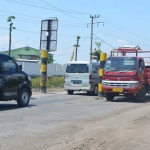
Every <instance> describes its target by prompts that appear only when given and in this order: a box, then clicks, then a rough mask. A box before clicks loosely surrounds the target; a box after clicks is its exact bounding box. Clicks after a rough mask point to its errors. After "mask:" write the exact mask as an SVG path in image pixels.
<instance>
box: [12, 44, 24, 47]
mask: <svg viewBox="0 0 150 150" xmlns="http://www.w3.org/2000/svg"><path fill="white" fill-rule="evenodd" d="M14 47H15V48H20V47H24V45H23V44H20V43H15V44H14Z"/></svg>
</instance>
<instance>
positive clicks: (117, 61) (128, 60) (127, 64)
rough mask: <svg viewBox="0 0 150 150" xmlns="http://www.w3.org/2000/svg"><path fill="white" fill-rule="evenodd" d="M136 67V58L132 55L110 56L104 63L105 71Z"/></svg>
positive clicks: (133, 68) (134, 68)
mask: <svg viewBox="0 0 150 150" xmlns="http://www.w3.org/2000/svg"><path fill="white" fill-rule="evenodd" d="M136 69H137V59H136V58H132V57H110V58H108V59H107V60H106V62H105V65H104V70H105V71H111V70H114V71H123V70H124V71H125V70H127V71H128V70H136Z"/></svg>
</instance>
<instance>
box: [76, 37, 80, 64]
mask: <svg viewBox="0 0 150 150" xmlns="http://www.w3.org/2000/svg"><path fill="white" fill-rule="evenodd" d="M79 39H80V36H77V45H76V55H75V61H77V52H78V51H77V50H78V46H79V45H78V43H79Z"/></svg>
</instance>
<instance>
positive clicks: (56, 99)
mask: <svg viewBox="0 0 150 150" xmlns="http://www.w3.org/2000/svg"><path fill="white" fill-rule="evenodd" d="M149 102H150V97H149V96H147V98H146V101H145V103H137V102H136V101H134V100H133V99H129V98H125V97H117V98H115V100H114V101H113V102H107V101H106V100H105V98H103V99H98V97H97V96H89V95H87V94H85V93H75V94H74V95H67V94H66V92H60V93H58V92H57V93H56V92H53V93H52V92H51V93H47V94H41V93H34V94H33V96H32V97H31V100H30V104H29V106H28V107H26V108H19V107H18V105H17V104H16V102H15V101H11V102H0V150H16V149H17V150H38V149H39V150H45V149H49V150H56V149H58V150H59V149H65V150H66V149H67V148H68V149H90V146H91V145H92V143H91V144H90V145H89V147H88V146H87V147H84V146H83V147H81V146H80V144H82V143H80V142H79V141H78V140H79V139H82V140H83V139H86V137H90V132H92V128H93V130H94V128H95V127H96V126H97V123H98V122H100V121H103V120H105V119H107V118H110V120H111V119H112V116H115V115H116V114H119V113H121V112H122V113H123V112H128V111H130V110H132V109H138V108H141V107H142V108H143V107H146V106H147V105H149ZM98 127H100V125H98ZM88 128H89V129H90V130H89V129H88ZM96 130H98V129H96ZM93 133H95V132H93ZM92 136H93V134H92ZM82 140H80V141H82ZM83 141H86V140H83ZM83 143H84V142H83ZM84 144H85V143H84ZM106 149H107V147H106ZM116 149H117V148H116Z"/></svg>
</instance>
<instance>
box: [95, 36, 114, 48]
mask: <svg viewBox="0 0 150 150" xmlns="http://www.w3.org/2000/svg"><path fill="white" fill-rule="evenodd" d="M94 35H95V34H94ZM95 36H96V38H98V39H100V40H101V42H103V43H105V44H106V45H108V46H110V47H112V48H115V47H114V46H112V45H110V44H109V43H107V42H105V41H104V40H103V39H101V38H100V37H98V36H97V35H95Z"/></svg>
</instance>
